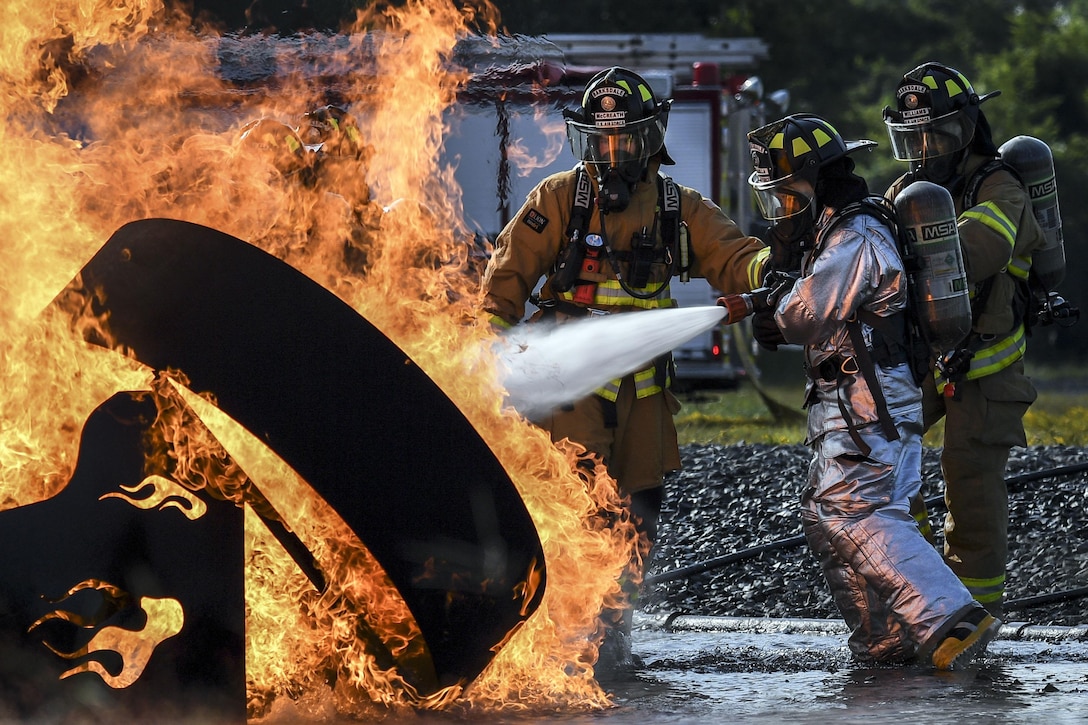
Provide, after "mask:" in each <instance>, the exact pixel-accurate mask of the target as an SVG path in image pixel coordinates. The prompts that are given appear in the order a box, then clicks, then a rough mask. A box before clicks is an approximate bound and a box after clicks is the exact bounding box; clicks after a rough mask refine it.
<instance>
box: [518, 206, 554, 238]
mask: <svg viewBox="0 0 1088 725" xmlns="http://www.w3.org/2000/svg"><path fill="white" fill-rule="evenodd" d="M521 221H523V222H525V224H526V225H527V226H528V227H529V228H530V229H532V230H533V231H534V232H536V233H537V234H540V233H541V232H542V231H544V227H546V226H548V217H546V216H544V215H543V214H541V213H540V212H538V211H537V210H536V209H530V210H529V211H528V213H526V214H525V216H524V217H523V218H522V220H521Z"/></svg>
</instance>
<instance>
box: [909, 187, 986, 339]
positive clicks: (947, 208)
mask: <svg viewBox="0 0 1088 725" xmlns="http://www.w3.org/2000/svg"><path fill="white" fill-rule="evenodd" d="M895 208H896V212H897V213H898V215H899V223H900V226H901V227H902V230H903V232H904V233H905V236H906V243H907V246H908V250H907V252H908V256H909V257H910V259H908V260H907V273H908V274H909V275H910V282H911V284H910V289H911V293H912V294H911V302H912V303H913V304H914V306H915V310H916V313H917V317H918V322H919V325H920V326H921V327H922V332H923V334H924V335H925V337H926V340H927V342H928V343H929V346H930V348H931V349H932V350H933V352H934V354H936V355H941V354H943V353H946V352H949V351H951V350H953V349H955V348H956V346H957V345H959V343H960V342H962V341H963V339H964V338H965V337H967V334H968V333H969V332H970V331H971V300H970V298H969V294H968V289H967V273H966V272H965V271H964V266H963V252H962V250H961V249H960V235H959V232H958V231H957V228H956V207H955V204H954V203H953V202H952V195H951V194H949V193H948V190H947V189H945V188H944V187H943V186H938V185H937V184H934V183H932V182H929V181H915V182H914V183H912V184H911V185H910V186H908V187H907V188H905V189H903V191H901V192H900V193H899V195H898V196H897V197H895Z"/></svg>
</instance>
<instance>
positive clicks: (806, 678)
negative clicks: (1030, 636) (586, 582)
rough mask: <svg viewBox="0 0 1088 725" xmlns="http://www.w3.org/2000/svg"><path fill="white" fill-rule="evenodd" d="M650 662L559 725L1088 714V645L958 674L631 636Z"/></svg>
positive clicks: (810, 640) (771, 646) (755, 640)
mask: <svg viewBox="0 0 1088 725" xmlns="http://www.w3.org/2000/svg"><path fill="white" fill-rule="evenodd" d="M634 651H635V652H636V653H637V654H638V655H639V656H640V657H641V658H642V660H643V666H642V667H641V668H640V669H639V670H638V671H637V673H636V674H635V676H634V677H633V678H632V679H629V680H628V681H616V682H613V683H606V687H607V689H608V691H609V692H612V693H614V695H615V700H616V705H617V706H616V708H615V709H614V710H612V711H609V712H607V713H602V714H600V715H598V716H596V717H593V718H585V719H568V720H564V722H571V723H573V722H579V723H581V722H585V723H590V722H593V723H599V724H600V725H620V724H621V723H622V724H624V725H626V724H627V723H631V724H634V723H645V724H654V725H666V724H668V725H679V724H684V725H687V724H689V723H691V724H694V723H726V722H729V721H731V720H732V721H737V722H745V723H747V722H756V723H764V722H766V723H772V722H775V723H779V722H793V723H817V722H819V723H865V725H873V724H874V723H892V722H904V723H905V722H924V723H926V724H927V725H939V724H941V723H966V722H1001V723H1044V722H1045V723H1066V722H1069V723H1073V722H1085V717H1086V714H1085V713H1088V642H1084V641H1079V642H1078V641H1073V642H1057V641H1056V642H1035V641H1031V642H1025V641H1006V640H1004V639H998V640H996V641H994V642H993V643H992V644H991V645H990V648H989V650H988V651H987V653H986V654H985V655H984V656H983V657H982V658H980V659H979V660H978V661H977V662H976V663H973V664H972V665H971V666H969V667H967V668H965V669H963V670H962V671H956V672H937V671H934V670H932V669H930V668H923V667H905V666H897V667H890V666H888V667H859V666H858V663H856V662H854V661H853V660H852V659H851V657H850V654H849V652H848V650H847V649H846V637H845V635H844V634H843V635H840V634H812V635H808V634H751V633H738V632H668V631H660V630H657V631H647V630H643V631H636V632H635V646H634Z"/></svg>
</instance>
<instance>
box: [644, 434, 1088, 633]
mask: <svg viewBox="0 0 1088 725" xmlns="http://www.w3.org/2000/svg"><path fill="white" fill-rule="evenodd" d="M681 454H682V458H683V461H684V469H683V470H682V471H678V472H675V473H673V474H671V475H670V476H668V477H667V478H666V480H665V504H664V508H663V510H662V515H661V521H660V530H659V536H658V543H657V546H656V547H655V549H654V552H653V556H652V559H651V561H650V564H649V567H648V569H647V582H648V583H647V585H646V586H645V587H644V591H643V594H642V599H641V601H640V605H639V609H640V610H641V611H642V612H645V613H647V614H653V613H685V614H700V615H709V616H736V617H741V616H750V617H801V618H838V617H839V613H838V610H836V609H835V607H834V604H833V603H832V601H831V596H830V594H829V593H828V589H827V585H826V583H825V582H824V580H823V577H822V575H821V574H820V570H819V566H818V565H817V563H816V560H815V558H814V557H813V556H812V555H811V554H810V553H809V551H808V548H807V546H806V545H805V544H804V543H795V544H790V545H787V546H779V547H772V548H771V549H770V550H764V551H762V552H761V553H759V554H758V555H750V556H744V557H741V558H740V559H739V560H734V561H732V562H729V563H720V564H717V565H715V566H713V567H711V568H709V569H707V570H706V571H703V572H699V573H692V574H690V575H684V576H682V577H679V578H672V576H670V573H675V572H676V571H677V570H679V569H680V568H681V567H691V566H692V565H694V564H698V563H701V562H710V561H713V560H715V559H716V558H718V557H723V556H725V555H728V554H732V553H734V552H739V551H742V550H745V549H748V548H750V547H754V546H757V545H761V544H766V543H768V542H773V541H780V540H783V539H790V538H795V539H796V538H797V537H799V535H800V531H801V527H800V513H799V505H798V501H799V498H800V491H801V486H802V482H803V481H804V478H805V471H806V468H807V462H808V449H807V448H806V447H805V446H803V445H794V446H773V445H765V444H760V445H750V444H740V445H731V446H723V445H691V446H685V447H683V448H682V449H681ZM939 455H940V452H939V450H936V449H929V448H927V449H925V450H924V452H923V465H922V477H923V488H922V491H923V494H924V495H925V496H926V497H927V498H932V497H934V496H939V495H940V493H941V490H942V488H941V485H942V482H941V477H940V464H939V461H938V456H939ZM1086 461H1088V451H1086V450H1084V449H1082V448H1073V447H1066V446H1033V447H1030V448H1026V449H1013V452H1012V455H1011V456H1010V458H1009V465H1008V473H1007V477H1006V478H1007V480H1009V481H1010V484H1009V508H1010V521H1009V538H1010V540H1009V546H1010V551H1009V566H1008V583H1007V589H1006V617H1005V618H1006V620H1007V621H1021V622H1029V623H1031V624H1035V625H1046V626H1077V625H1083V624H1084V623H1086V622H1088V595H1086V594H1088V591H1085V592H1080V593H1079V595H1078V596H1064V597H1063V598H1060V599H1058V600H1057V601H1049V602H1044V603H1033V602H1020V603H1019V604H1018V602H1019V600H1024V599H1026V598H1028V597H1038V596H1040V595H1047V594H1052V593H1056V592H1071V591H1072V590H1078V589H1080V590H1088V472H1078V473H1072V474H1069V473H1067V474H1064V475H1060V476H1052V477H1048V478H1041V479H1038V480H1032V481H1027V482H1023V481H1021V482H1017V480H1016V479H1015V477H1016V476H1023V475H1024V474H1027V473H1029V472H1035V471H1042V470H1045V469H1052V468H1056V467H1062V466H1069V465H1074V464H1082V463H1085V462H1086ZM943 514H944V507H943V505H939V506H937V507H931V509H930V517H931V519H932V523H933V527H934V531H935V532H936V533H937V535H938V541H939V540H940V535H941V528H942V524H943ZM654 577H660V579H661V580H660V581H656V582H655V581H654Z"/></svg>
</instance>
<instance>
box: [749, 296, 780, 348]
mask: <svg viewBox="0 0 1088 725" xmlns="http://www.w3.org/2000/svg"><path fill="white" fill-rule="evenodd" d="M752 337H754V338H755V339H756V342H758V343H759V346H760V347H762V348H763V349H764V350H770V351H771V352H774V351H775V350H777V349H778V346H779V345H785V344H786V338H785V337H783V336H782V330H780V329H779V328H778V323H776V322H775V321H774V308H773V307H768V308H766V309H762V310H756V311H755V312H754V313H753V314H752Z"/></svg>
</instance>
